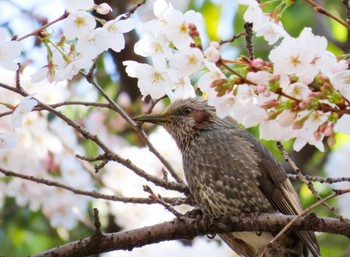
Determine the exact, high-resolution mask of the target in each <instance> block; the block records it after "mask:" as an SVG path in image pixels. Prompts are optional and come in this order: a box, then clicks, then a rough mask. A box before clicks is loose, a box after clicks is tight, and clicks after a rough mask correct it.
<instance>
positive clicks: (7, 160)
mask: <svg viewBox="0 0 350 257" xmlns="http://www.w3.org/2000/svg"><path fill="white" fill-rule="evenodd" d="M1 72H2V74H7V76H4V75H3V76H2V77H1V78H0V83H4V84H6V85H10V86H14V83H15V82H14V80H13V78H14V77H15V74H14V73H12V72H6V73H5V72H4V70H1ZM32 73H33V70H32V69H30V68H26V69H25V70H24V71H23V72H22V76H21V86H22V87H23V88H24V89H25V90H26V91H27V92H29V93H30V94H31V95H35V98H36V99H38V100H39V101H42V102H45V103H47V104H50V103H56V102H58V101H64V100H66V99H67V97H69V95H70V92H69V90H68V88H67V82H59V83H56V84H55V85H54V84H52V83H50V82H49V81H48V80H47V79H46V80H44V81H42V82H40V83H31V79H30V77H31V75H32ZM0 102H6V103H7V106H16V107H15V110H14V111H13V113H12V115H11V116H6V117H2V118H1V119H0V127H1V128H2V129H4V130H9V131H12V130H14V129H16V128H19V127H22V128H21V129H20V130H18V129H17V130H18V131H16V134H15V135H13V134H11V135H13V137H14V138H15V141H16V142H17V145H16V146H13V148H12V149H4V150H1V151H0V160H1V162H0V163H1V167H2V168H3V169H9V170H13V171H16V172H19V171H20V172H21V173H22V174H24V175H28V176H34V177H37V178H46V179H49V180H53V181H57V182H60V183H62V184H64V185H68V186H71V187H74V188H80V189H84V190H92V189H93V188H94V186H93V181H92V177H91V175H90V174H89V172H87V170H86V169H85V168H84V166H83V164H82V163H81V162H80V161H79V160H77V159H76V158H74V157H73V156H72V154H71V153H72V152H73V153H74V152H77V153H80V154H84V149H83V148H82V147H81V145H79V143H78V140H77V137H76V133H75V131H74V129H72V128H71V127H68V126H67V125H66V124H65V123H64V122H63V121H61V120H59V119H53V120H50V119H49V118H48V115H49V114H48V113H47V112H30V111H31V110H32V109H33V107H34V106H35V105H37V101H36V100H34V99H33V97H32V96H28V97H25V98H23V97H20V96H19V95H17V94H15V93H13V92H10V91H9V90H5V89H1V92H0ZM7 106H4V105H1V106H0V111H1V113H4V112H7V111H8V107H7ZM29 112H30V113H29ZM0 137H1V139H0V141H1V142H4V141H6V138H3V134H0ZM10 144H11V141H7V147H8V148H9V146H10ZM2 147H4V145H3V144H2ZM0 177H2V176H0ZM1 186H2V191H1V194H2V197H3V196H8V197H14V198H15V199H16V203H17V204H18V205H19V206H29V209H30V210H31V211H37V210H38V209H39V208H42V211H43V213H44V214H45V215H46V216H47V217H48V219H49V220H50V223H51V225H52V226H53V227H64V228H66V229H72V228H73V227H75V226H76V224H77V222H78V221H79V220H82V219H83V213H84V212H85V210H86V208H87V206H88V200H89V199H88V198H82V197H79V196H78V195H74V194H71V193H70V192H68V191H66V190H62V189H60V188H55V187H44V186H36V184H34V183H33V182H31V181H27V180H22V179H18V178H11V179H10V180H8V181H7V183H4V184H2V185H1Z"/></svg>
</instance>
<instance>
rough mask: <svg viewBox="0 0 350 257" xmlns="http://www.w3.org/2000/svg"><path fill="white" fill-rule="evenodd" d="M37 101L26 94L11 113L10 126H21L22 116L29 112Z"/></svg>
mask: <svg viewBox="0 0 350 257" xmlns="http://www.w3.org/2000/svg"><path fill="white" fill-rule="evenodd" d="M37 104H38V102H37V101H36V100H35V99H34V98H33V97H32V96H26V97H25V98H23V100H22V101H21V102H20V103H19V104H18V105H17V106H16V109H15V110H14V111H13V114H12V127H13V128H19V127H21V126H22V123H23V118H24V116H26V115H27V114H28V113H30V112H31V111H32V110H33V108H34V106H36V105H37Z"/></svg>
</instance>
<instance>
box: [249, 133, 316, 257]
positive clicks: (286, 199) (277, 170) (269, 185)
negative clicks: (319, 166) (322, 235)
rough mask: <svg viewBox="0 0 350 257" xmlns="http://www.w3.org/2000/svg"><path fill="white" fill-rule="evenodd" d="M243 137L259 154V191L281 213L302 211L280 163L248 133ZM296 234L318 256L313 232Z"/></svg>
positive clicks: (295, 213) (290, 213)
mask: <svg viewBox="0 0 350 257" xmlns="http://www.w3.org/2000/svg"><path fill="white" fill-rule="evenodd" d="M243 137H244V138H245V139H246V140H247V142H249V143H250V144H251V147H252V148H253V149H254V151H255V152H256V153H257V154H258V155H261V158H259V160H260V162H259V163H258V165H259V168H260V170H261V176H260V177H258V178H257V179H258V181H259V184H260V189H261V191H262V192H263V193H264V195H265V196H266V197H267V199H268V200H269V201H270V203H271V204H272V205H273V206H275V207H276V208H277V209H278V210H279V211H280V212H281V213H283V214H289V215H298V214H300V213H301V212H302V211H303V207H302V205H301V203H300V201H299V197H298V195H297V193H296V191H295V190H294V188H293V186H292V184H291V182H290V180H289V178H288V176H287V174H286V172H285V170H284V169H283V167H282V166H281V164H280V163H279V162H278V161H277V160H276V159H275V157H274V156H273V155H272V154H271V152H270V151H269V150H267V149H266V148H265V147H264V146H263V145H262V144H261V143H260V142H259V141H258V140H257V139H256V138H254V137H253V136H251V135H250V134H249V133H243ZM296 234H297V235H298V236H299V238H300V239H302V240H303V241H304V242H305V244H306V245H307V246H308V248H309V249H310V251H311V252H312V254H313V255H314V256H315V257H316V256H320V249H319V245H318V243H317V240H316V237H315V234H314V233H312V232H309V231H297V232H296Z"/></svg>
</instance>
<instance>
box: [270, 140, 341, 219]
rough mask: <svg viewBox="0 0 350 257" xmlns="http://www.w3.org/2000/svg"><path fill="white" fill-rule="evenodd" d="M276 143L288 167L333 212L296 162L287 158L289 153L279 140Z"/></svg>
mask: <svg viewBox="0 0 350 257" xmlns="http://www.w3.org/2000/svg"><path fill="white" fill-rule="evenodd" d="M276 145H277V147H278V149H279V151H280V152H281V154H282V156H283V158H284V160H285V161H286V162H288V164H289V165H290V167H291V168H292V169H293V171H294V172H295V174H296V175H297V177H298V179H299V180H300V181H301V182H302V183H304V184H305V185H306V186H307V187H308V188H309V190H310V191H311V193H312V194H313V195H314V196H315V197H316V199H317V200H318V201H321V203H322V204H323V205H324V206H325V207H326V208H328V209H329V210H330V211H331V212H333V213H335V209H334V207H333V206H330V205H329V204H328V203H326V202H325V201H322V200H323V199H322V197H321V196H320V194H319V193H318V192H317V191H316V189H315V187H314V186H313V184H312V183H311V181H309V180H308V179H307V178H306V177H305V176H304V174H303V173H302V172H301V170H300V169H299V168H298V167H297V166H296V164H295V163H294V162H293V161H292V160H291V159H290V158H289V155H288V153H287V151H286V150H285V149H284V147H283V145H282V143H281V142H279V141H277V142H276Z"/></svg>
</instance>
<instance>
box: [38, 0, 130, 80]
mask: <svg viewBox="0 0 350 257" xmlns="http://www.w3.org/2000/svg"><path fill="white" fill-rule="evenodd" d="M65 3H66V10H67V11H68V12H69V15H68V17H67V18H65V19H64V20H63V23H64V24H63V28H62V30H63V37H62V38H61V40H59V42H58V43H56V44H55V43H53V42H52V41H51V39H50V35H46V34H45V37H44V38H43V39H42V41H43V42H44V43H45V45H46V47H47V51H48V64H47V65H46V66H45V67H43V68H42V69H41V70H39V71H37V72H36V73H35V74H33V76H32V80H33V82H38V81H41V80H42V79H44V78H47V77H48V78H49V79H50V80H51V81H62V80H66V79H68V80H70V79H72V78H73V77H74V76H75V75H76V74H77V73H78V72H79V71H80V70H83V69H89V68H90V67H91V66H92V64H93V60H94V59H96V58H97V57H98V55H100V54H101V53H103V52H104V51H106V50H108V49H112V50H114V51H115V52H120V51H121V50H122V49H124V47H125V40H124V36H123V33H126V32H129V31H131V30H132V29H134V28H135V21H134V20H133V19H131V18H126V17H125V15H120V16H118V17H117V18H115V19H113V20H110V21H108V22H106V21H104V20H101V19H98V21H99V22H100V23H101V25H102V27H96V26H97V22H96V18H95V17H94V16H93V15H92V14H91V13H90V11H91V10H92V9H93V8H94V9H96V11H97V12H98V13H100V14H107V13H108V12H110V11H111V8H110V7H109V6H108V5H107V4H106V3H103V4H100V5H98V6H97V5H94V2H93V1H92V0H91V1H65Z"/></svg>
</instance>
